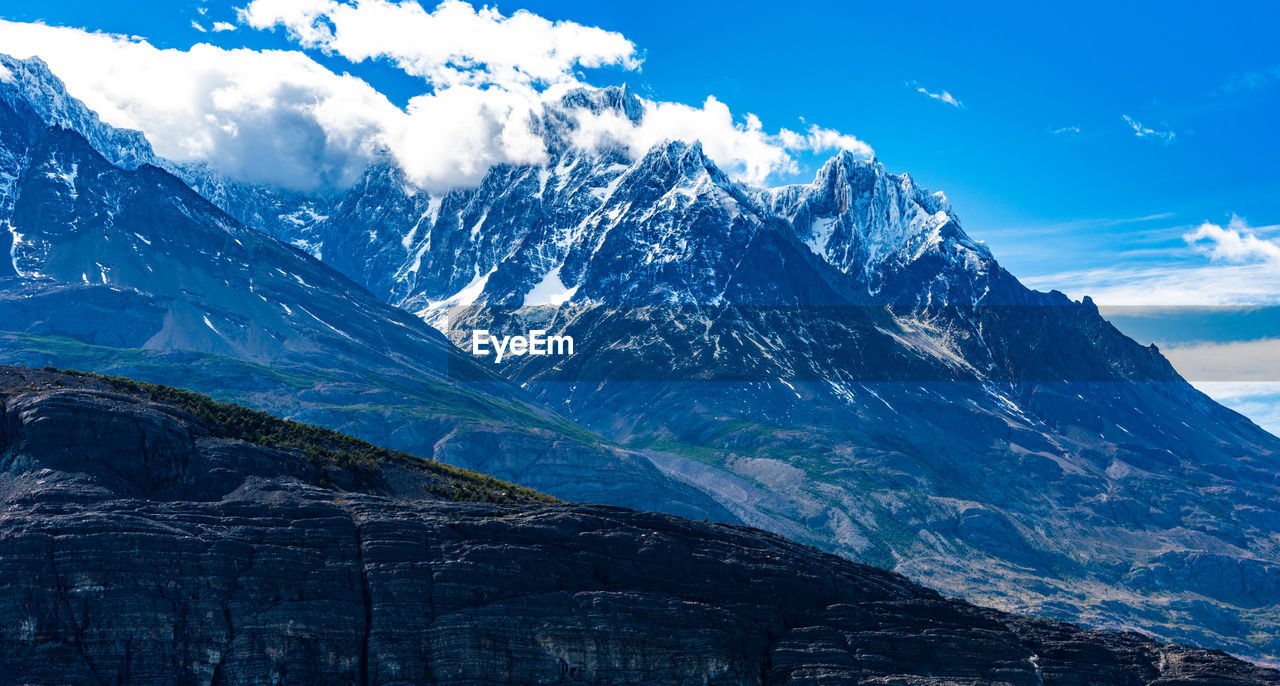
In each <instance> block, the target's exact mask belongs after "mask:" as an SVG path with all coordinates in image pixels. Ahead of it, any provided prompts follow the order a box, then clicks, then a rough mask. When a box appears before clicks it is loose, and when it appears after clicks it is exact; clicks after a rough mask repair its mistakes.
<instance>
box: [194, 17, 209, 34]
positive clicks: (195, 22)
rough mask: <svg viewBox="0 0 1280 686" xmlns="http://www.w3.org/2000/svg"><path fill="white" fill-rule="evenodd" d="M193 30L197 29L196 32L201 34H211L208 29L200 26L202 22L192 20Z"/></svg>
mask: <svg viewBox="0 0 1280 686" xmlns="http://www.w3.org/2000/svg"><path fill="white" fill-rule="evenodd" d="M191 28H193V29H195V30H197V31H199V32H200V33H208V32H209V30H208V29H206V28H205V27H203V26H201V25H200V22H198V21H196V20H194V19H192V20H191Z"/></svg>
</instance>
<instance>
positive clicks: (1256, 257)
mask: <svg viewBox="0 0 1280 686" xmlns="http://www.w3.org/2000/svg"><path fill="white" fill-rule="evenodd" d="M1182 239H1183V240H1185V241H1186V242H1187V244H1188V245H1190V246H1191V247H1192V249H1194V250H1195V251H1196V252H1199V253H1201V254H1203V255H1207V256H1208V257H1209V258H1210V259H1212V260H1215V261H1220V262H1231V263H1235V264H1243V263H1248V262H1269V263H1271V264H1273V265H1277V266H1280V243H1277V242H1276V241H1274V240H1267V239H1265V238H1259V237H1258V236H1257V235H1256V234H1255V233H1254V232H1253V230H1252V229H1251V228H1250V227H1249V225H1248V224H1247V223H1246V222H1245V220H1244V219H1241V218H1240V217H1237V216H1232V217H1231V221H1230V222H1228V223H1227V225H1226V226H1225V227H1223V226H1219V225H1218V224H1211V223H1209V222H1205V223H1203V224H1201V225H1200V226H1199V227H1198V228H1197V229H1196V230H1195V231H1191V232H1189V233H1187V234H1185V235H1184V236H1183V237H1182Z"/></svg>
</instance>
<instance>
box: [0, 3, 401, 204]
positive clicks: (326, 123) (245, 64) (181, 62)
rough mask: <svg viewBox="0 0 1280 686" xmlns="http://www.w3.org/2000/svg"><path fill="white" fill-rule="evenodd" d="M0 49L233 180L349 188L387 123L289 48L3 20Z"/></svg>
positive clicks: (375, 97) (357, 83)
mask: <svg viewBox="0 0 1280 686" xmlns="http://www.w3.org/2000/svg"><path fill="white" fill-rule="evenodd" d="M0 45H2V46H4V47H3V49H4V51H5V52H7V53H8V54H10V55H13V56H15V57H19V58H25V57H30V56H39V57H41V58H42V59H44V60H45V61H46V62H47V63H48V64H49V66H50V68H51V69H52V70H53V71H54V73H55V74H57V75H58V76H59V77H60V78H61V79H62V80H63V81H64V82H65V83H66V84H67V89H68V91H69V92H70V93H71V94H72V95H74V96H76V97H78V98H80V99H81V100H83V101H84V102H85V104H86V105H87V106H89V107H90V108H91V109H93V110H94V111H96V112H97V113H98V114H99V116H101V117H102V119H103V120H104V121H106V122H107V123H109V124H112V125H114V126H120V127H125V128H132V129H139V130H141V131H143V132H144V133H145V134H146V135H147V138H148V140H150V141H151V144H152V145H153V146H154V147H155V150H156V152H157V153H158V154H160V155H163V156H165V157H168V158H171V159H175V160H180V161H192V160H201V161H207V162H209V163H210V165H212V166H213V167H214V168H216V169H219V170H221V171H223V172H225V173H227V174H229V175H231V176H233V177H235V178H240V179H245V180H248V181H253V182H262V183H274V184H280V185H283V186H287V187H291V188H303V189H310V188H316V187H321V186H342V185H345V184H348V183H351V182H352V181H354V179H355V175H356V174H358V173H359V170H361V169H363V168H364V167H365V166H366V165H367V164H368V163H369V161H370V160H372V159H373V155H374V153H375V151H376V150H377V149H378V147H379V146H380V145H381V144H382V136H383V133H384V131H385V130H386V129H387V127H388V125H389V124H391V123H394V122H395V121H396V120H397V119H403V118H404V117H405V115H404V113H402V112H401V111H400V110H399V109H398V108H396V107H395V106H394V105H392V104H391V103H390V102H389V101H388V100H387V99H386V98H385V97H384V96H383V95H382V94H380V93H378V92H377V91H375V90H374V89H373V88H371V87H369V85H368V84H366V83H364V82H363V81H361V80H359V79H357V78H355V77H351V76H346V75H343V76H338V75H336V74H334V73H332V72H330V71H329V70H327V69H325V68H324V67H322V66H321V65H319V64H317V63H316V62H315V61H313V60H311V59H310V58H308V57H307V56H306V55H303V54H302V53H298V52H291V51H276V50H264V51H254V50H248V49H237V50H226V49H223V48H218V47H214V46H212V45H205V44H197V45H194V46H192V47H191V49H190V50H172V49H167V50H161V49H158V48H156V47H154V46H152V45H151V44H150V43H147V42H146V41H143V40H137V39H131V38H125V37H122V36H114V35H109V34H102V33H88V32H85V31H81V30H78V29H71V28H63V27H52V26H45V25H43V24H21V23H14V22H7V21H0Z"/></svg>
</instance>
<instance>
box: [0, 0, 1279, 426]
mask: <svg viewBox="0 0 1280 686" xmlns="http://www.w3.org/2000/svg"><path fill="white" fill-rule="evenodd" d="M282 1H283V2H284V4H286V5H287V4H290V2H291V0H282ZM247 3H248V0H240V1H238V2H234V3H219V2H213V1H210V2H187V3H174V2H157V1H151V2H132V3H128V4H127V5H126V6H123V7H122V5H121V4H120V3H102V2H89V1H81V0H71V1H63V2H58V3H28V2H22V3H18V2H13V1H11V0H3V1H0V18H3V19H9V20H13V21H20V22H31V21H41V22H45V23H47V24H51V25H59V26H69V27H78V28H84V29H88V30H90V31H104V32H109V33H116V34H123V35H126V36H135V35H136V36H141V37H144V38H145V39H146V40H147V41H148V42H150V43H151V44H152V45H154V46H156V47H159V48H176V49H178V50H188V49H189V48H190V47H191V46H192V45H193V44H195V43H200V42H203V43H210V44H213V45H218V46H222V47H225V48H241V47H246V48H251V49H254V50H263V49H267V48H273V49H282V50H293V51H299V50H301V51H304V52H305V53H306V54H307V55H308V56H309V57H310V58H312V59H314V60H315V61H316V62H318V63H319V64H321V65H323V66H324V67H326V68H328V69H329V70H332V71H333V72H335V73H339V74H341V73H344V72H350V73H351V74H353V75H355V76H357V77H359V78H360V79H363V81H365V82H367V83H368V84H369V85H370V86H372V87H373V88H374V89H376V91H379V92H380V93H382V94H384V95H385V96H386V98H387V99H389V100H390V102H391V103H392V104H393V105H394V106H396V107H404V106H405V105H406V103H408V102H409V101H410V100H411V99H412V98H414V97H415V96H419V95H421V94H422V93H424V92H430V91H432V90H433V85H432V84H430V83H428V82H427V81H424V79H423V78H420V76H419V75H414V74H411V73H409V72H410V70H406V69H405V68H404V64H403V63H402V62H396V60H394V59H385V58H384V59H373V60H364V61H361V60H355V61H349V59H347V58H344V57H343V56H342V55H341V54H339V53H342V50H333V51H330V52H325V51H322V50H319V49H315V48H307V47H306V46H305V45H303V44H301V43H300V42H299V40H297V39H296V38H297V37H296V36H294V37H293V38H291V37H289V36H288V35H286V32H285V31H284V30H282V29H280V28H278V27H277V28H276V29H275V30H268V29H254V28H251V27H249V26H246V25H245V23H244V22H243V21H242V20H241V18H240V17H239V15H238V14H237V11H236V10H237V8H239V7H243V6H245V5H246V4H247ZM294 4H296V3H294ZM432 6H433V5H432V4H428V9H432ZM497 8H498V10H499V11H500V12H501V13H502V14H503V15H506V16H510V15H512V14H513V13H515V12H516V11H517V10H522V9H523V10H528V11H530V12H533V13H535V14H537V15H540V16H542V17H545V18H547V19H551V20H565V21H571V22H575V23H577V24H581V25H584V26H586V27H599V28H600V29H603V30H606V31H610V32H617V33H619V34H621V36H624V37H625V39H626V40H629V41H630V42H631V43H632V44H634V56H636V57H638V58H640V59H641V60H642V63H641V64H640V65H639V67H638V68H631V69H627V68H622V67H619V66H611V67H606V68H602V69H590V70H585V71H584V70H583V69H581V68H580V67H575V68H574V70H573V71H574V78H577V79H581V80H582V81H585V82H588V83H591V84H595V85H605V84H616V83H622V82H626V83H628V84H629V85H630V86H631V87H633V88H634V89H636V90H637V92H639V93H640V94H641V95H643V96H645V97H647V98H650V99H653V100H655V101H667V102H674V103H684V104H687V105H691V106H694V107H698V106H700V105H702V103H704V102H705V101H706V99H707V98H708V96H713V97H714V98H716V99H717V100H718V101H719V102H721V103H723V104H725V105H727V106H728V108H729V110H731V111H732V113H733V116H734V117H735V118H736V121H739V122H741V121H743V118H744V117H745V116H746V114H747V113H751V114H754V115H756V116H758V117H759V118H760V120H761V121H762V123H763V126H764V129H765V130H766V131H769V132H772V131H776V130H778V129H779V128H782V127H786V128H789V129H793V130H795V131H804V130H806V129H807V127H809V126H810V125H818V126H820V127H823V128H824V129H831V130H835V131H838V132H840V133H842V134H848V135H851V136H856V137H857V139H859V140H860V141H864V142H865V143H867V144H869V145H870V146H871V147H873V148H874V149H875V154H876V155H877V157H878V158H879V159H880V161H882V162H883V163H884V164H885V165H886V166H887V167H888V168H889V169H890V170H891V171H894V172H910V173H911V175H912V176H913V177H915V178H916V179H917V181H919V182H920V183H922V184H923V185H925V186H927V187H929V188H931V189H934V190H942V191H944V192H945V193H946V194H947V196H948V197H949V198H950V199H951V201H952V203H953V205H954V207H955V209H956V211H957V212H958V213H959V215H960V217H961V218H962V220H963V223H964V226H965V228H966V230H967V231H968V232H969V233H970V234H971V235H973V236H974V237H975V238H977V239H980V240H985V241H986V242H987V243H988V244H990V246H991V247H992V249H993V251H994V252H995V254H996V256H997V258H999V259H1000V261H1001V262H1002V264H1004V265H1005V266H1006V267H1007V268H1009V269H1010V271H1012V272H1013V273H1014V274H1015V275H1017V276H1019V277H1020V278H1022V279H1023V280H1024V281H1026V282H1027V283H1028V284H1030V285H1032V286H1035V287H1038V288H1045V289H1047V288H1059V289H1062V290H1065V291H1067V292H1068V293H1069V294H1071V295H1073V296H1076V297H1079V296H1081V295H1084V294H1086V293H1087V294H1091V295H1094V296H1095V298H1096V299H1097V300H1098V301H1099V302H1100V303H1103V304H1104V305H1115V306H1122V305H1128V304H1143V305H1161V306H1178V305H1200V306H1211V305H1216V306H1221V305H1225V304H1275V303H1277V301H1280V202H1278V200H1280V154H1278V153H1280V129H1278V128H1277V126H1276V124H1275V120H1277V119H1278V118H1280V117H1278V116H1277V115H1278V114H1280V47H1277V46H1278V45H1280V43H1277V41H1276V40H1275V32H1276V29H1277V27H1280V3H1273V2H1249V3H1245V2H1242V3H1233V4H1230V5H1226V6H1223V7H1213V6H1210V5H1209V4H1207V3H1191V2H1160V3H1154V2H1152V3H1131V4H1129V3H1125V4H1120V5H1117V4H1116V3H1072V4H1070V5H1062V4H1049V3H984V4H983V5H982V6H981V7H975V6H973V5H972V4H970V3H933V2H925V3H915V4H912V5H910V6H903V5H901V4H900V3H897V4H895V3H836V2H831V3H792V4H789V5H778V4H777V3H752V2H733V3H713V2H697V3H691V2H687V1H685V2H668V1H666V0H654V1H650V2H645V3H614V2H599V1H592V2H587V1H576V0H575V1H567V2H540V1H526V2H504V3H501V4H499V5H498V6H497ZM215 22H226V23H227V24H230V25H233V26H234V29H235V30H228V31H213V30H212V29H213V28H214V25H215ZM223 28H227V27H226V26H224V27H223ZM201 29H203V30H201ZM4 50H5V47H4V45H2V44H0V51H4ZM348 57H349V55H348ZM55 66H56V65H55ZM64 78H66V77H64ZM68 84H69V86H74V85H75V83H74V82H73V81H72V80H70V79H69V80H68ZM73 94H78V93H76V91H75V90H74V88H73ZM82 97H83V96H82ZM91 104H92V103H91ZM152 133H153V132H151V131H148V135H149V136H152ZM153 142H156V141H155V138H153ZM830 152H831V151H830V150H825V149H824V150H823V151H822V152H821V153H812V152H802V151H796V152H794V157H795V159H796V161H797V162H798V164H799V169H798V170H796V171H795V172H793V173H775V174H773V175H772V176H770V178H769V181H770V182H775V183H776V182H783V181H796V180H799V181H804V180H807V179H808V178H810V175H811V174H812V173H813V171H814V169H815V168H816V166H817V165H818V164H820V162H821V160H822V159H823V158H824V157H825V156H827V155H829V154H830ZM344 154H346V153H344ZM342 159H343V158H339V159H338V162H337V163H338V164H340V163H341V161H342ZM1205 223H1208V224H1210V225H1211V226H1210V227H1209V228H1201V227H1202V225H1204V224H1205ZM1197 231H1199V233H1198V234H1196V236H1198V237H1195V236H1192V237H1190V238H1189V234H1195V232H1197ZM1117 312H1118V313H1121V311H1119V310H1117ZM1121 314H1123V316H1120V315H1119V314H1118V315H1117V316H1118V318H1119V319H1120V320H1122V321H1123V322H1126V324H1125V326H1128V327H1130V328H1129V330H1131V331H1132V332H1133V333H1134V335H1135V336H1136V337H1139V338H1140V339H1142V341H1143V342H1147V341H1148V340H1154V341H1157V342H1159V343H1161V344H1162V347H1164V348H1166V350H1168V351H1170V356H1171V358H1172V359H1174V361H1175V364H1179V357H1178V355H1179V354H1180V353H1179V351H1178V349H1177V348H1178V346H1179V345H1182V346H1197V345H1198V346H1201V347H1200V348H1195V349H1194V350H1192V349H1191V348H1188V350H1192V352H1194V353H1195V354H1197V355H1199V354H1201V353H1204V352H1205V349H1204V347H1203V346H1205V345H1210V346H1211V345H1214V344H1219V343H1226V342H1231V343H1232V344H1239V343H1240V336H1239V335H1237V330H1236V328H1234V327H1235V324H1234V323H1233V322H1235V321H1236V320H1235V319H1232V318H1231V317H1229V316H1227V317H1204V316H1202V315H1197V316H1196V317H1195V318H1193V320H1192V321H1194V322H1196V326H1194V327H1188V326H1187V325H1186V321H1185V320H1184V321H1182V323H1180V324H1178V323H1173V322H1172V321H1171V320H1170V319H1169V318H1168V317H1162V318H1149V317H1148V318H1145V319H1144V318H1142V317H1141V316H1140V314H1141V313H1140V312H1138V313H1137V314H1135V311H1133V310H1128V311H1123V312H1122V313H1121ZM1144 322H1145V323H1144ZM1250 331H1251V338H1250V340H1256V341H1261V342H1263V343H1265V344H1266V345H1268V346H1270V348H1268V350H1269V351H1271V352H1267V353H1265V354H1266V355H1271V354H1273V353H1274V352H1275V351H1280V332H1277V331H1275V330H1274V327H1272V328H1266V327H1264V328H1263V329H1261V330H1257V329H1256V328H1255V329H1250ZM1255 333H1256V335H1254V334H1255ZM1223 350H1227V351H1229V354H1230V355H1231V356H1233V357H1238V352H1239V351H1238V349H1236V348H1223ZM1184 352H1185V351H1184ZM1192 352H1186V353H1185V354H1186V355H1191V354H1192ZM1202 358H1203V355H1201V358H1196V359H1199V360H1200V361H1201V362H1203V359H1202ZM1187 359H1189V360H1190V359H1191V358H1190V357H1188V358H1187ZM1268 359H1269V358H1268ZM1276 359H1280V356H1277V358H1276ZM1193 362H1194V361H1190V362H1186V363H1185V364H1188V365H1191V364H1193ZM1235 362H1237V364H1238V360H1235ZM1257 364H1258V366H1261V365H1262V364H1263V363H1262V362H1258V363H1257ZM1202 374H1203V375H1204V376H1207V377H1214V376H1215V372H1213V371H1204V372H1202ZM1237 390H1238V389H1237ZM1254 390H1257V389H1254ZM1269 392H1272V393H1273V394H1274V397H1273V400H1275V401H1277V402H1280V388H1273V389H1270V391H1269ZM1237 395H1238V394H1237ZM1255 396H1257V394H1255ZM1220 397H1224V398H1226V397H1227V395H1220ZM1268 397H1271V396H1268ZM1256 399H1257V398H1256V397H1255V398H1254V400H1256ZM1268 402H1269V403H1270V404H1266V407H1267V408H1269V409H1266V410H1265V411H1261V410H1257V408H1256V406H1250V407H1253V408H1254V409H1252V410H1250V411H1251V412H1252V413H1253V416H1256V417H1264V415H1265V417H1266V418H1265V419H1260V421H1264V422H1266V423H1268V425H1269V426H1271V427H1272V428H1273V430H1275V429H1280V405H1277V404H1275V403H1274V402H1271V401H1268ZM1242 407H1243V405H1242ZM1268 413H1269V414H1268Z"/></svg>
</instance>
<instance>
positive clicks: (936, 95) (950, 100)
mask: <svg viewBox="0 0 1280 686" xmlns="http://www.w3.org/2000/svg"><path fill="white" fill-rule="evenodd" d="M907 87H908V88H911V89H912V90H914V91H915V92H917V93H919V94H921V95H923V96H925V97H928V98H932V99H934V100H937V101H938V102H945V103H946V104H948V105H951V106H952V107H956V108H960V107H964V103H962V102H960V101H959V100H957V99H956V98H955V96H953V95H951V93H949V92H947V91H937V92H934V91H931V90H929V89H927V88H925V87H924V86H921V85H920V84H918V83H916V82H915V81H912V82H910V83H908V84H907Z"/></svg>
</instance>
